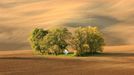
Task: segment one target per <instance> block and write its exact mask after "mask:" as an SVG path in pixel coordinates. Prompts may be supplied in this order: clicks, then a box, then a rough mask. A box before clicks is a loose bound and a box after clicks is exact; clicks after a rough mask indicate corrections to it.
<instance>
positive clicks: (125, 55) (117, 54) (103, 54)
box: [94, 53, 134, 57]
mask: <svg viewBox="0 0 134 75" xmlns="http://www.w3.org/2000/svg"><path fill="white" fill-rule="evenodd" d="M94 56H98V57H134V53H101V54H95V55H94Z"/></svg>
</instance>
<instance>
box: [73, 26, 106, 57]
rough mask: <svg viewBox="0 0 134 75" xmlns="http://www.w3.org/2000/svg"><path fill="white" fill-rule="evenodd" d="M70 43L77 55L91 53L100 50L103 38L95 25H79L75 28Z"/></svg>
mask: <svg viewBox="0 0 134 75" xmlns="http://www.w3.org/2000/svg"><path fill="white" fill-rule="evenodd" d="M71 45H72V47H73V48H74V49H75V50H77V53H76V55H77V56H82V55H89V54H92V55H93V54H94V53H98V52H102V50H103V46H104V39H103V37H102V34H101V32H100V31H99V30H98V29H97V28H96V27H79V28H77V29H76V30H75V34H74V36H73V38H72V41H71Z"/></svg>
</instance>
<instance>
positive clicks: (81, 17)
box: [0, 0, 134, 50]
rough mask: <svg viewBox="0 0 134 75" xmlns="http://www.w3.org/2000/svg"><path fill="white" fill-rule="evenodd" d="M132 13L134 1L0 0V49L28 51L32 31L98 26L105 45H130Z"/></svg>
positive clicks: (133, 25)
mask: <svg viewBox="0 0 134 75" xmlns="http://www.w3.org/2000/svg"><path fill="white" fill-rule="evenodd" d="M133 12H134V0H129V1H128V0H1V2H0V28H1V29H0V39H1V40H0V50H25V49H30V46H29V44H28V40H27V39H28V37H29V35H30V32H31V31H32V30H33V29H34V28H36V27H42V28H44V29H53V28H55V27H60V26H61V27H67V28H69V29H70V30H73V29H74V28H76V27H78V26H98V27H99V28H100V30H101V31H102V32H103V33H104V37H105V41H106V44H108V45H133V44H134V35H131V34H133V33H134V14H133ZM20 35H21V36H20ZM128 36H129V37H128ZM7 46H8V47H7Z"/></svg>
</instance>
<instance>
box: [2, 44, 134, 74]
mask: <svg viewBox="0 0 134 75" xmlns="http://www.w3.org/2000/svg"><path fill="white" fill-rule="evenodd" d="M133 66H134V46H133V45H126V46H106V47H105V48H104V53H103V54H101V55H97V56H89V57H55V56H53V57H40V56H37V55H33V53H32V51H31V50H17V51H0V75H133V74H134V71H133V70H134V67H133Z"/></svg>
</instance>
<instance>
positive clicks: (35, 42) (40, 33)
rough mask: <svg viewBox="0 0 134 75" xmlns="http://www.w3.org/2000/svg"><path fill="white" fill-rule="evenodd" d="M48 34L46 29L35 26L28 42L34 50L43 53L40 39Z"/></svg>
mask: <svg viewBox="0 0 134 75" xmlns="http://www.w3.org/2000/svg"><path fill="white" fill-rule="evenodd" d="M47 34H48V31H47V30H43V29H41V28H35V29H34V30H33V32H32V34H31V36H30V43H31V46H32V48H33V49H34V50H36V51H39V52H40V53H42V54H43V53H44V49H43V47H42V46H41V44H40V43H41V41H42V40H43V38H44V37H45V36H46V35H47Z"/></svg>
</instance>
